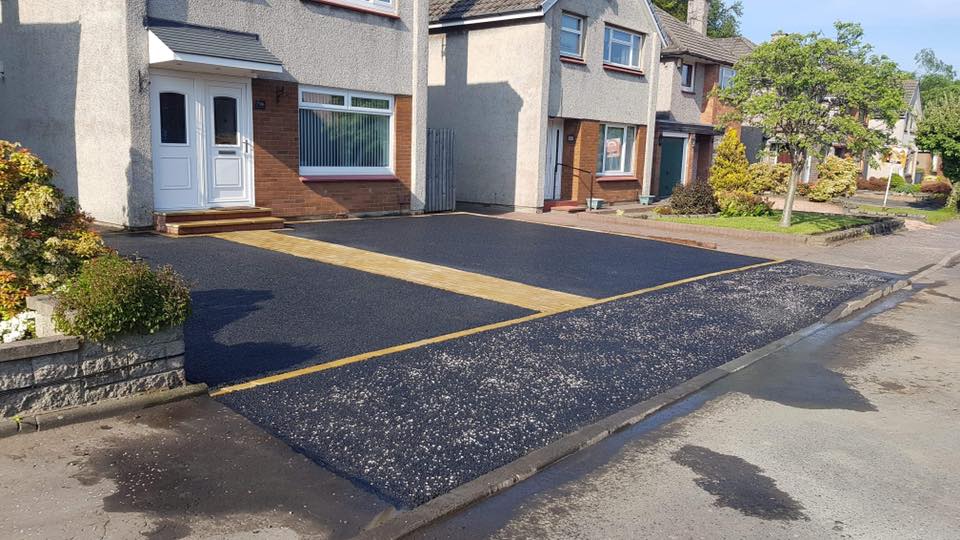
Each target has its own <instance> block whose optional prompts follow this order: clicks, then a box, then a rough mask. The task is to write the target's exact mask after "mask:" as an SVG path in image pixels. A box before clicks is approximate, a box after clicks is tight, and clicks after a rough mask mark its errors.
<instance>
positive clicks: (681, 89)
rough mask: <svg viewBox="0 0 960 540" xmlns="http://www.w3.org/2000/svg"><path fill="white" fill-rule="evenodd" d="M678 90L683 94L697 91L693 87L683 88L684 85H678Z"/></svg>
mask: <svg viewBox="0 0 960 540" xmlns="http://www.w3.org/2000/svg"><path fill="white" fill-rule="evenodd" d="M680 91H681V92H683V93H684V94H696V93H697V91H696V90H694V89H693V88H684V87H682V86H681V87H680Z"/></svg>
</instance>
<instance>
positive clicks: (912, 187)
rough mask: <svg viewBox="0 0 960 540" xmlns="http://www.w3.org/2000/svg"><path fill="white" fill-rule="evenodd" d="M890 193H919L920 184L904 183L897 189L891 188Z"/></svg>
mask: <svg viewBox="0 0 960 540" xmlns="http://www.w3.org/2000/svg"><path fill="white" fill-rule="evenodd" d="M890 191H896V192H897V193H919V192H920V184H907V183H903V184H901V185H899V186H897V187H895V188H894V187H891V188H890Z"/></svg>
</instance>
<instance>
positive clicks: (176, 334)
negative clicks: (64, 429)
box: [0, 327, 186, 418]
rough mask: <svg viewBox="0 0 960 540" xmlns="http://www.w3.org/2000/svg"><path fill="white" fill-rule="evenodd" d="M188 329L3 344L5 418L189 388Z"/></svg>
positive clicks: (0, 373) (0, 382) (1, 409)
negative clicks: (92, 339) (185, 339)
mask: <svg viewBox="0 0 960 540" xmlns="http://www.w3.org/2000/svg"><path fill="white" fill-rule="evenodd" d="M183 352H184V343H183V329H182V327H174V328H169V329H167V330H164V331H161V332H157V333H156V334H150V335H143V336H140V335H136V336H125V337H122V338H120V339H117V340H114V341H112V342H110V343H87V342H83V341H81V340H79V339H77V338H75V337H70V336H56V335H54V336H46V337H40V338H36V339H31V340H26V341H19V342H14V343H6V344H0V418H6V417H10V416H14V415H17V414H24V413H38V412H47V411H53V410H58V409H65V408H69V407H75V406H77V405H84V404H88V403H93V402H96V401H101V400H104V399H110V398H119V397H124V396H129V395H133V394H138V393H142V392H149V391H154V390H166V389H170V388H176V387H179V386H184V385H185V384H186V378H185V376H184V372H183Z"/></svg>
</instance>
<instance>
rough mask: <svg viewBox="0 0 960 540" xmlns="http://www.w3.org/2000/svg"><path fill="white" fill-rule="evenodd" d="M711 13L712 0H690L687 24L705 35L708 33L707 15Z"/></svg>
mask: <svg viewBox="0 0 960 540" xmlns="http://www.w3.org/2000/svg"><path fill="white" fill-rule="evenodd" d="M709 13H710V0H689V1H688V2H687V24H688V25H689V26H690V28H693V29H694V30H696V31H697V32H700V33H701V34H703V35H707V15H708V14H709Z"/></svg>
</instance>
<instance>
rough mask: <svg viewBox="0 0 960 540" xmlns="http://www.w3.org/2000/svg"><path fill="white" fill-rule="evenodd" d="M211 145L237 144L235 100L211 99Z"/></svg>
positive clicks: (220, 97)
mask: <svg viewBox="0 0 960 540" xmlns="http://www.w3.org/2000/svg"><path fill="white" fill-rule="evenodd" d="M213 143H214V144H228V145H236V144H237V100H236V99H234V98H232V97H224V96H218V97H215V98H213Z"/></svg>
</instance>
